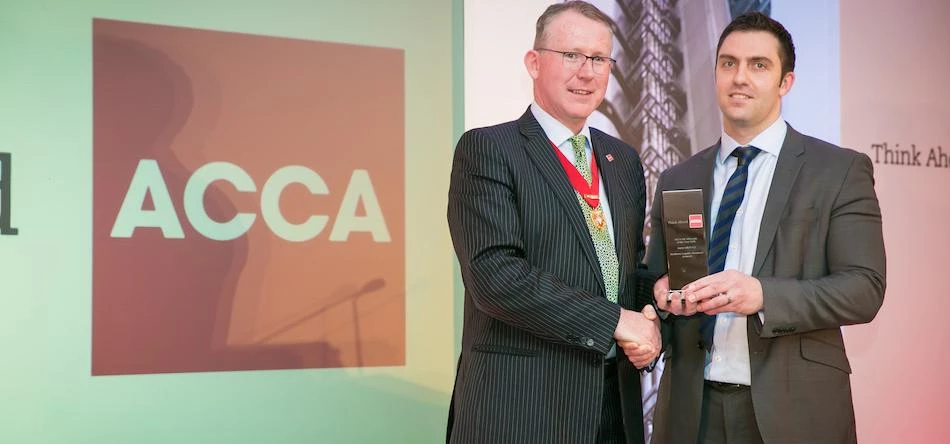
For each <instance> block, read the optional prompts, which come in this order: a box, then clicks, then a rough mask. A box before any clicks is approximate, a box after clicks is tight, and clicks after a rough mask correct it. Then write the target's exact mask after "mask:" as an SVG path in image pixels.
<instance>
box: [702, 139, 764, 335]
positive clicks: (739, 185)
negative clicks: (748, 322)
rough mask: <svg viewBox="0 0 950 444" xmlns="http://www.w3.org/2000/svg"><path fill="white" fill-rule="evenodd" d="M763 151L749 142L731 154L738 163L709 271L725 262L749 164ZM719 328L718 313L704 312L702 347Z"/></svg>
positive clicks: (717, 228) (721, 205)
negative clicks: (717, 323) (716, 314)
mask: <svg viewBox="0 0 950 444" xmlns="http://www.w3.org/2000/svg"><path fill="white" fill-rule="evenodd" d="M760 152H761V150H760V149H758V148H756V147H754V146H749V147H739V148H736V149H734V150H733V151H732V154H730V155H731V156H735V157H736V159H738V164H739V166H738V167H736V171H735V172H734V173H732V176H730V177H729V181H728V182H726V188H725V189H724V190H723V192H722V201H720V202H719V213H718V215H717V216H716V225H715V228H714V229H713V231H712V235H711V236H710V237H709V238H710V241H709V274H713V273H718V272H720V271H722V270H723V269H724V268H725V266H726V253H727V252H728V251H729V235H730V233H731V232H732V222H733V221H734V220H735V219H736V211H737V210H739V205H741V204H742V199H743V197H745V187H746V184H747V183H748V182H749V164H750V163H751V162H752V159H754V158H755V156H756V155H758V154H759V153H760ZM715 329H716V316H708V315H703V317H702V323H700V324H699V333H700V335H701V337H702V339H703V348H705V349H706V350H709V349H711V348H712V345H713V332H714V331H715Z"/></svg>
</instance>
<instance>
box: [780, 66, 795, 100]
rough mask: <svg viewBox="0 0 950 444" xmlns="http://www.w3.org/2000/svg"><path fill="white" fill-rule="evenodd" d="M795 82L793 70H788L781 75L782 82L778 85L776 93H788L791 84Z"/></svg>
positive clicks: (782, 94)
mask: <svg viewBox="0 0 950 444" xmlns="http://www.w3.org/2000/svg"><path fill="white" fill-rule="evenodd" d="M794 83H795V72H794V71H789V72H787V73H785V75H784V76H782V82H781V83H779V85H778V93H779V95H780V96H784V95H785V94H788V92H789V91H791V90H792V85H793V84H794Z"/></svg>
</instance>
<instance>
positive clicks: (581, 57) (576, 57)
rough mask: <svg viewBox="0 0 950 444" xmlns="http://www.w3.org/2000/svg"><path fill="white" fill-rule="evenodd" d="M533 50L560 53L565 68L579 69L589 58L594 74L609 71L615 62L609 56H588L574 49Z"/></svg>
mask: <svg viewBox="0 0 950 444" xmlns="http://www.w3.org/2000/svg"><path fill="white" fill-rule="evenodd" d="M535 51H548V52H556V53H558V54H560V55H561V61H562V62H563V63H564V67H565V68H567V69H580V68H581V65H583V64H585V63H587V61H588V60H590V67H591V69H592V70H593V71H594V74H607V73H608V72H610V69H611V68H613V66H614V64H616V63H617V61H616V60H614V59H612V58H610V57H604V56H589V55H587V54H582V53H579V52H574V51H558V50H556V49H548V48H535Z"/></svg>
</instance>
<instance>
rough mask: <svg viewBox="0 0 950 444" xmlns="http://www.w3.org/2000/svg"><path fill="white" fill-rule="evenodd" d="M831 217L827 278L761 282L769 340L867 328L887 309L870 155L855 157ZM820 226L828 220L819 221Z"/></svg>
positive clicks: (826, 244) (764, 331)
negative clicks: (848, 327) (865, 325)
mask: <svg viewBox="0 0 950 444" xmlns="http://www.w3.org/2000/svg"><path fill="white" fill-rule="evenodd" d="M827 217H828V219H827V224H828V225H827V227H828V228H827V236H826V238H825V240H824V247H825V248H824V255H825V260H826V261H827V272H826V273H825V274H824V275H823V276H819V277H817V278H814V279H790V278H778V277H761V278H759V280H760V282H761V283H762V292H763V299H764V301H763V302H764V312H765V324H764V325H763V328H762V336H763V337H774V336H781V335H784V334H795V333H803V332H807V331H812V330H818V329H826V328H837V327H840V326H842V325H850V324H859V323H866V322H870V321H871V320H872V319H874V317H875V316H876V315H877V312H878V310H879V309H880V308H881V304H882V303H883V301H884V289H885V255H884V237H883V233H882V227H881V210H880V207H879V205H878V200H877V195H876V194H875V192H874V175H873V167H872V164H871V159H870V158H869V157H868V156H867V155H865V154H858V155H856V156H854V157H853V158H852V160H851V163H850V165H848V168H847V170H846V171H844V179H843V181H842V182H841V184H840V188H839V189H838V190H837V195H836V196H834V200H833V204H832V205H831V209H830V214H829V216H827ZM818 223H819V224H821V223H823V221H822V220H821V219H820V218H819V221H818ZM776 254H777V255H781V254H782V252H778V251H777V252H776ZM786 259H789V258H786ZM802 260H805V261H807V260H808V259H807V258H804V259H802ZM806 265H807V264H806Z"/></svg>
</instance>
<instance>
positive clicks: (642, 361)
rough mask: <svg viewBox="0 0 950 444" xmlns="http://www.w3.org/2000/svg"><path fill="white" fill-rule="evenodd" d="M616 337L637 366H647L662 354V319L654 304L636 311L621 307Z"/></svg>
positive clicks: (619, 344)
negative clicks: (658, 315)
mask: <svg viewBox="0 0 950 444" xmlns="http://www.w3.org/2000/svg"><path fill="white" fill-rule="evenodd" d="M614 339H615V340H617V345H618V346H619V347H620V348H622V349H623V352H624V354H625V355H626V356H627V359H629V360H630V362H631V363H633V365H634V366H635V367H636V368H645V367H647V366H649V365H650V363H651V362H653V360H655V359H656V357H657V356H659V355H660V319H659V318H658V317H657V315H656V310H654V309H653V306H652V305H647V306H645V307H643V311H640V312H636V311H633V310H627V309H625V308H621V309H620V322H618V323H617V329H616V330H614Z"/></svg>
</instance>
